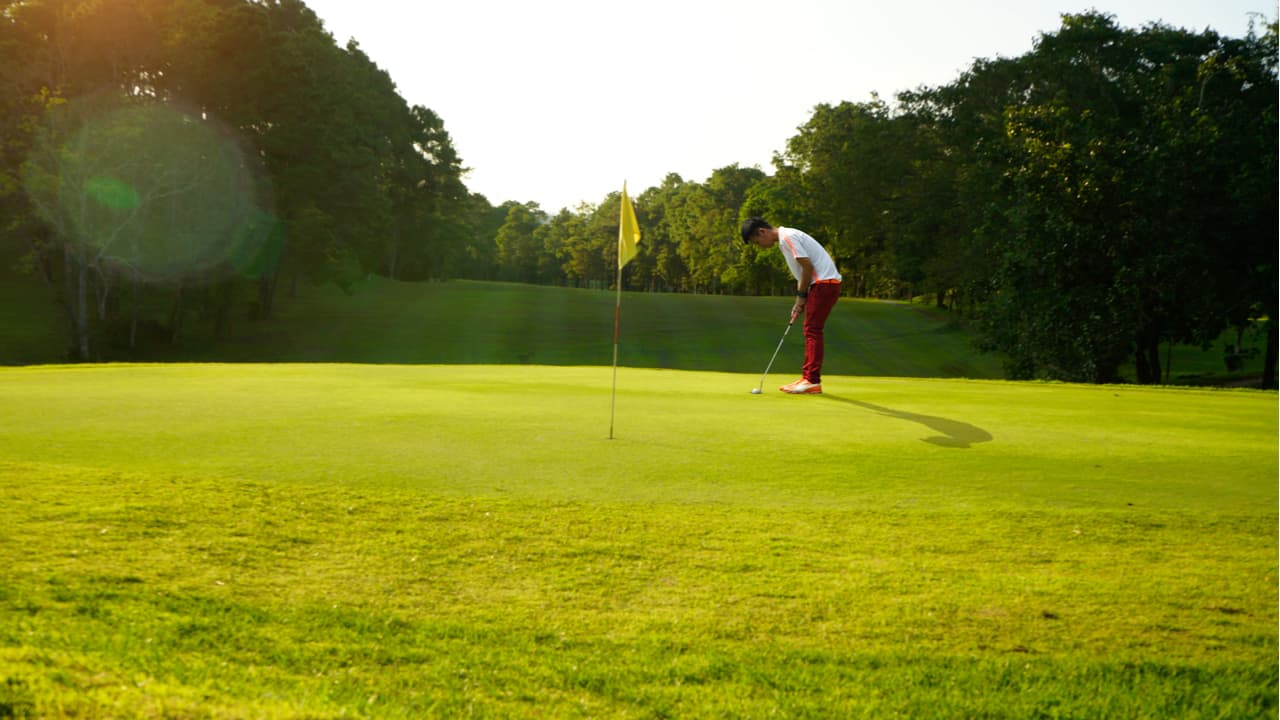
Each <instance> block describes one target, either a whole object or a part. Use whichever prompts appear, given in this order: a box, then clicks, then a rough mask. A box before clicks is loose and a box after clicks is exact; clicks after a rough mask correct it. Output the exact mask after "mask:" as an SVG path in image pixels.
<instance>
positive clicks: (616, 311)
mask: <svg viewBox="0 0 1280 720" xmlns="http://www.w3.org/2000/svg"><path fill="white" fill-rule="evenodd" d="M621 323H622V263H618V302H617V304H616V305H614V307H613V391H612V392H611V393H610V397H609V439H610V440H612V439H613V411H614V408H615V407H617V404H618V326H619V325H620V324H621Z"/></svg>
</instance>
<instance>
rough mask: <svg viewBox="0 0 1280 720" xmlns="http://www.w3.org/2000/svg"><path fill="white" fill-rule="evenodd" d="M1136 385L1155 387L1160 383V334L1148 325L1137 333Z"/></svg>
mask: <svg viewBox="0 0 1280 720" xmlns="http://www.w3.org/2000/svg"><path fill="white" fill-rule="evenodd" d="M1135 360H1136V361H1137V362H1136V364H1137V370H1138V384H1139V385H1156V384H1158V383H1159V382H1160V332H1159V331H1158V330H1156V329H1155V328H1154V327H1151V326H1150V325H1148V326H1145V327H1143V328H1142V329H1141V330H1139V331H1138V351H1137V357H1136V358H1135Z"/></svg>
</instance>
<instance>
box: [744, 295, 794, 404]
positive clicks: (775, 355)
mask: <svg viewBox="0 0 1280 720" xmlns="http://www.w3.org/2000/svg"><path fill="white" fill-rule="evenodd" d="M795 324H796V316H795V315H792V316H791V322H789V323H787V329H786V330H783V331H782V338H781V339H779V340H778V347H776V348H774V349H773V357H771V358H769V364H768V365H766V366H765V368H764V374H763V375H761V376H760V384H759V385H758V386H756V388H755V389H754V390H752V391H751V394H752V395H759V394H760V393H761V388H763V387H764V378H765V375H768V374H769V368H772V367H773V361H774V360H777V359H778V351H779V350H781V349H782V343H784V342H786V339H787V333H789V332H791V326H792V325H795Z"/></svg>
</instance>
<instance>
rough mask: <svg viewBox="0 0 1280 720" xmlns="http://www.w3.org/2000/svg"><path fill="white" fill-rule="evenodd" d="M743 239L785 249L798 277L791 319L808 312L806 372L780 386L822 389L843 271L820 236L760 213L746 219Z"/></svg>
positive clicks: (809, 391)
mask: <svg viewBox="0 0 1280 720" xmlns="http://www.w3.org/2000/svg"><path fill="white" fill-rule="evenodd" d="M742 241H743V242H745V243H755V244H756V245H759V246H760V247H762V248H771V247H773V246H774V245H777V246H778V249H779V250H781V251H782V257H783V258H784V259H785V260H786V261H787V267H788V268H790V269H791V274H792V275H794V276H795V278H796V304H795V305H794V306H793V307H792V308H791V322H795V321H796V318H797V317H799V316H800V313H804V376H803V377H801V378H800V379H799V380H797V381H795V382H793V383H791V384H789V385H783V386H782V387H780V388H778V389H779V390H781V391H782V392H784V393H791V394H792V395H818V394H821V393H822V352H823V338H822V330H823V327H824V326H826V324H827V316H828V315H830V314H831V308H833V307H835V305H836V301H837V300H839V299H840V280H841V277H840V272H839V271H838V270H836V264H835V262H834V261H833V260H832V259H831V256H830V255H829V254H827V251H826V250H825V249H824V248H823V247H822V245H819V244H818V241H817V240H814V239H813V238H812V237H810V236H809V235H807V234H806V233H804V232H801V231H800V230H796V229H795V228H787V227H776V228H775V227H774V226H772V225H770V224H769V223H767V222H765V221H764V220H763V219H761V218H758V217H751V218H747V219H746V220H744V221H743V223H742Z"/></svg>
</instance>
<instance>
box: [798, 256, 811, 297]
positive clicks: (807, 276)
mask: <svg viewBox="0 0 1280 720" xmlns="http://www.w3.org/2000/svg"><path fill="white" fill-rule="evenodd" d="M796 262H798V263H800V282H799V284H797V285H796V292H808V291H809V286H810V285H812V284H813V263H812V262H810V261H809V258H807V257H802V258H796Z"/></svg>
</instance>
